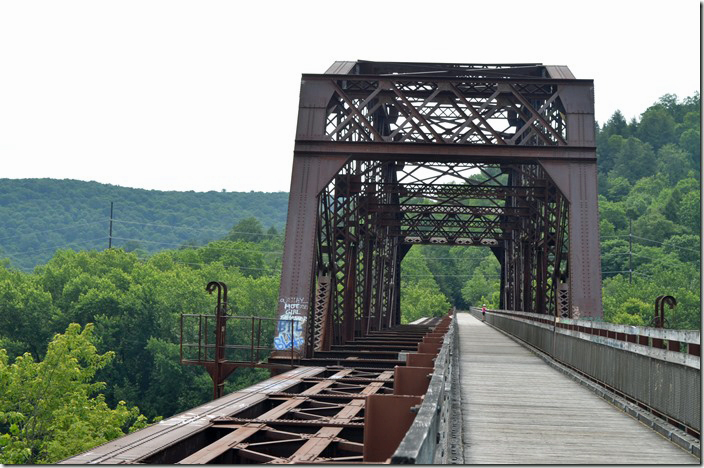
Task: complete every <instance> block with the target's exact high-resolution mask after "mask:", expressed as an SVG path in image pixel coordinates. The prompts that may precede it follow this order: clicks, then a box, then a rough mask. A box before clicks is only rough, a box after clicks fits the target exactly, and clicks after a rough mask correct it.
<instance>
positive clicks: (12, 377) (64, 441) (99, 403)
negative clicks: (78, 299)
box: [0, 324, 145, 463]
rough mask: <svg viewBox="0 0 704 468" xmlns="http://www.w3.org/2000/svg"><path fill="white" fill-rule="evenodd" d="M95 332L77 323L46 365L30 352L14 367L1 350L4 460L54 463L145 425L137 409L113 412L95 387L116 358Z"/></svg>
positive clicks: (55, 344) (0, 446)
mask: <svg viewBox="0 0 704 468" xmlns="http://www.w3.org/2000/svg"><path fill="white" fill-rule="evenodd" d="M92 332H93V327H92V326H91V325H87V326H86V327H85V328H84V329H83V330H81V327H80V325H78V324H71V325H70V326H69V327H68V328H67V329H66V333H64V334H59V335H56V336H55V337H54V339H53V340H52V341H51V343H49V347H48V349H47V353H46V356H45V357H44V360H43V361H39V362H37V361H35V360H34V359H33V358H32V355H31V354H29V353H26V354H24V355H23V356H19V357H17V359H15V362H14V363H13V364H10V363H9V359H8V356H7V353H6V352H5V350H0V461H2V462H3V463H53V462H56V461H58V460H61V459H63V458H66V457H69V456H71V455H74V454H76V453H79V452H81V451H84V450H87V449H89V448H91V447H94V446H96V445H99V444H101V443H105V442H107V441H109V440H111V439H114V438H115V437H118V436H120V435H123V434H124V433H125V432H126V431H127V430H129V429H130V427H133V428H138V427H143V426H144V425H145V418H144V416H142V415H140V414H139V409H138V408H136V407H132V408H128V407H127V406H126V405H125V403H124V402H120V403H118V404H117V405H116V407H115V408H114V409H111V408H110V407H109V406H108V405H107V404H106V403H105V399H104V397H103V396H102V395H100V394H98V392H99V391H100V390H102V389H104V388H105V384H104V383H103V382H94V381H93V378H94V377H95V373H96V371H97V370H99V369H101V368H102V367H104V366H105V365H106V364H107V363H108V362H109V361H110V359H112V357H113V354H112V353H111V352H108V353H104V354H99V353H98V352H97V349H96V348H95V346H94V344H93V339H92Z"/></svg>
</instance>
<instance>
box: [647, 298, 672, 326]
mask: <svg viewBox="0 0 704 468" xmlns="http://www.w3.org/2000/svg"><path fill="white" fill-rule="evenodd" d="M666 304H667V305H669V306H670V309H674V308H675V306H676V305H677V299H675V298H674V297H672V296H666V295H661V296H658V297H657V299H655V317H653V322H654V326H655V327H656V328H664V327H665V305H666Z"/></svg>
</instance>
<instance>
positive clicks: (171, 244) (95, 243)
mask: <svg viewBox="0 0 704 468" xmlns="http://www.w3.org/2000/svg"><path fill="white" fill-rule="evenodd" d="M111 201H112V202H114V212H113V217H114V222H113V230H112V233H113V244H112V245H113V247H124V248H125V249H126V250H128V251H133V250H139V251H142V252H148V253H152V252H156V251H159V250H164V249H174V248H178V247H179V246H182V245H183V244H192V245H202V244H204V243H206V242H208V241H211V240H215V239H220V238H222V237H224V236H225V234H227V232H228V230H229V229H230V228H232V226H233V225H234V224H236V223H237V222H239V221H240V220H242V219H245V218H248V217H255V218H257V219H258V220H259V221H260V222H261V223H262V224H264V225H265V227H266V228H270V227H273V228H274V229H275V230H277V231H281V230H283V227H284V225H285V223H286V210H287V208H288V206H287V204H288V193H285V192H274V193H264V192H249V193H245V192H162V191H157V190H142V189H133V188H126V187H118V186H115V185H106V184H99V183H97V182H81V181H77V180H55V179H19V180H14V179H0V258H1V257H6V258H8V259H9V260H10V265H12V266H14V267H17V268H20V269H22V270H25V271H30V270H31V269H32V268H34V266H36V265H39V264H43V263H46V262H47V261H48V260H49V259H50V258H51V257H52V255H53V254H54V252H55V251H56V249H62V248H71V249H74V250H90V249H98V250H102V249H104V248H106V247H107V246H108V233H109V218H110V202H111Z"/></svg>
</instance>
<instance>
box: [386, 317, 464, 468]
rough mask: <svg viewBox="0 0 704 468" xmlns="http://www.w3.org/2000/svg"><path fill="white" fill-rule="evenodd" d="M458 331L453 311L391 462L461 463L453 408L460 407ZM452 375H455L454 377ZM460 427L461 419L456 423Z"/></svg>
mask: <svg viewBox="0 0 704 468" xmlns="http://www.w3.org/2000/svg"><path fill="white" fill-rule="evenodd" d="M458 340H459V333H458V330H457V314H456V312H454V311H453V314H452V322H451V325H450V327H449V330H448V332H447V333H446V334H445V337H444V339H443V343H442V347H441V348H440V351H439V352H438V355H437V357H436V358H435V362H434V370H433V373H432V377H431V378H430V383H429V385H428V390H427V391H426V393H425V396H424V397H423V402H422V403H421V405H420V407H419V408H417V414H416V417H415V419H414V421H413V423H412V424H411V427H410V428H409V430H408V431H407V432H406V435H405V436H404V438H403V439H402V440H401V443H400V444H399V446H398V449H396V452H395V453H394V454H393V455H392V456H391V463H392V464H409V463H413V464H441V463H442V464H445V463H453V462H454V463H462V460H461V459H459V460H458V459H457V457H458V456H459V457H461V456H462V450H461V447H460V448H459V449H458V448H457V447H455V446H454V445H455V444H456V443H459V442H460V440H458V439H461V436H460V435H459V434H455V433H453V432H456V430H457V429H455V428H453V422H454V423H457V421H454V420H453V408H455V411H457V409H458V408H459V393H458V392H459V387H457V388H453V387H455V386H457V383H458V382H459V374H458V373H459V361H458V359H457V352H458V350H459V344H458ZM453 377H454V378H453ZM459 429H460V430H461V422H459Z"/></svg>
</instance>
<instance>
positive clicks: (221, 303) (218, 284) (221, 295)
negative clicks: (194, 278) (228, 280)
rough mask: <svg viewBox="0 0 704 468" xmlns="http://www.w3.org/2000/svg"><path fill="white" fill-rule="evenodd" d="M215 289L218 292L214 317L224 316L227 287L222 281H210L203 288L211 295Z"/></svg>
mask: <svg viewBox="0 0 704 468" xmlns="http://www.w3.org/2000/svg"><path fill="white" fill-rule="evenodd" d="M215 289H217V290H218V304H217V306H216V307H215V314H216V315H225V311H226V309H227V285H226V284H225V283H223V282H222V281H211V282H210V283H208V285H207V286H206V287H205V290H206V291H207V292H208V293H210V294H212V293H213V291H215Z"/></svg>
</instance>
